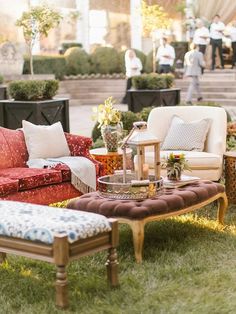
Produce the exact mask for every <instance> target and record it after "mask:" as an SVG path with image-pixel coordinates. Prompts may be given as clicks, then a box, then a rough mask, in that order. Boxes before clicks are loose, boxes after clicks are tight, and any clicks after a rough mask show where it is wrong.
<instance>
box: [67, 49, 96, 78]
mask: <svg viewBox="0 0 236 314" xmlns="http://www.w3.org/2000/svg"><path fill="white" fill-rule="evenodd" d="M64 56H65V59H66V74H67V75H77V74H86V73H89V72H90V63H89V55H88V54H87V52H86V51H84V50H83V49H81V48H78V47H73V48H69V49H68V50H67V51H66V52H65V54H64Z"/></svg>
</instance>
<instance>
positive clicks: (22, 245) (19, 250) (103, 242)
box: [0, 219, 119, 308]
mask: <svg viewBox="0 0 236 314" xmlns="http://www.w3.org/2000/svg"><path fill="white" fill-rule="evenodd" d="M108 220H109V222H110V224H111V228H112V230H111V231H110V232H104V233H101V234H99V235H97V236H94V237H91V238H87V239H83V240H78V241H76V242H74V243H72V244H71V243H69V242H68V238H67V236H66V235H62V234H58V235H56V236H55V237H54V242H53V244H52V245H47V244H44V243H40V242H33V241H28V240H23V239H18V238H11V237H4V236H0V263H2V262H4V260H5V259H6V254H8V253H10V254H16V255H20V256H24V257H29V258H32V259H35V260H40V261H45V262H49V263H52V264H55V265H56V305H57V306H58V307H59V308H67V307H68V305H69V302H68V281H67V273H66V266H67V265H68V263H69V262H70V261H74V260H77V259H79V258H80V257H82V256H86V255H90V254H92V253H95V252H99V251H103V250H106V249H107V250H108V257H107V262H106V267H107V277H108V283H109V284H110V286H111V287H116V286H118V284H119V282H118V262H117V253H116V247H117V245H118V239H119V231H118V222H117V220H116V219H108Z"/></svg>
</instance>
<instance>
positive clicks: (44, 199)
mask: <svg viewBox="0 0 236 314" xmlns="http://www.w3.org/2000/svg"><path fill="white" fill-rule="evenodd" d="M78 196H81V193H80V192H79V191H78V190H76V189H75V188H74V187H73V185H71V184H70V182H64V183H58V184H53V185H47V186H42V187H39V188H36V189H32V190H26V191H19V192H17V193H13V194H9V195H7V196H4V197H0V199H1V200H11V201H18V202H26V203H33V204H41V205H49V204H52V203H57V202H62V201H64V200H67V199H71V198H74V197H78Z"/></svg>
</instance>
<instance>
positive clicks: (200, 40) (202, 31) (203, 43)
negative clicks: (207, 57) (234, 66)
mask: <svg viewBox="0 0 236 314" xmlns="http://www.w3.org/2000/svg"><path fill="white" fill-rule="evenodd" d="M196 26H197V29H196V31H195V33H194V37H193V43H194V44H195V45H198V47H199V51H200V52H202V53H203V55H204V54H205V52H206V47H207V44H208V39H209V37H210V32H209V30H208V28H207V27H205V26H204V24H203V21H202V20H200V19H198V20H197V23H196Z"/></svg>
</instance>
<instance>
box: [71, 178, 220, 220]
mask: <svg viewBox="0 0 236 314" xmlns="http://www.w3.org/2000/svg"><path fill="white" fill-rule="evenodd" d="M222 192H224V186H223V185H221V184H219V183H214V182H211V181H197V182H195V183H193V184H191V185H186V186H184V187H181V188H177V189H164V190H163V191H162V193H161V195H159V196H158V197H155V198H151V199H146V200H140V201H137V200H114V199H108V198H103V197H101V196H100V195H99V194H98V193H97V192H93V193H88V194H85V195H83V196H81V197H80V198H76V199H73V200H71V201H70V202H69V203H68V205H67V207H68V208H71V209H77V210H81V211H87V212H92V213H97V214H101V215H104V216H106V217H123V218H129V219H143V218H146V217H149V216H154V215H161V214H165V213H169V212H174V211H178V210H181V209H184V208H187V207H190V206H192V205H196V204H199V203H201V202H203V201H205V200H207V199H209V198H210V197H213V196H215V195H216V194H218V193H222Z"/></svg>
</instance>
